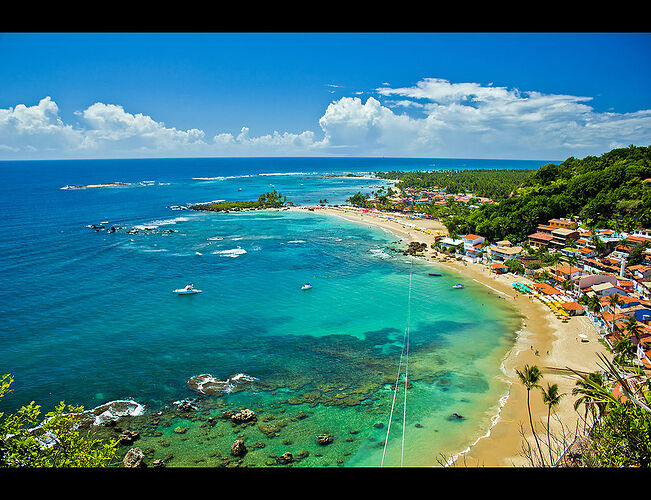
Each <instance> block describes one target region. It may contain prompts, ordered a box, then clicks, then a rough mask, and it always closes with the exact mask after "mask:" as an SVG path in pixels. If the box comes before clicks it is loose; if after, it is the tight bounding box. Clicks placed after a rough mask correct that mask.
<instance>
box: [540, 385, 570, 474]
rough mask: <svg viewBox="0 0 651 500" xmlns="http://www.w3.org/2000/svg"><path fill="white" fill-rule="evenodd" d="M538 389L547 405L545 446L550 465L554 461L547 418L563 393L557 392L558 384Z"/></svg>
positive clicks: (548, 418)
mask: <svg viewBox="0 0 651 500" xmlns="http://www.w3.org/2000/svg"><path fill="white" fill-rule="evenodd" d="M540 390H541V391H542V393H543V401H544V402H545V404H546V405H547V446H548V447H549V465H551V464H553V463H554V459H553V458H552V442H551V438H550V437H549V420H550V417H551V413H552V408H556V407H558V405H559V404H560V402H561V398H562V397H563V396H565V394H564V393H562V394H561V393H559V392H558V384H554V385H551V386H550V385H549V384H547V390H546V391H545V389H543V388H542V387H541V388H540Z"/></svg>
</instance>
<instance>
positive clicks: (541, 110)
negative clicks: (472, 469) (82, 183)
mask: <svg viewBox="0 0 651 500" xmlns="http://www.w3.org/2000/svg"><path fill="white" fill-rule="evenodd" d="M329 85H330V84H329ZM592 100H593V98H592V97H589V96H573V95H567V94H562V93H558V94H549V93H542V92H538V91H536V90H528V91H524V90H519V89H510V88H506V87H496V86H494V85H493V84H488V85H482V84H479V83H474V82H461V83H453V82H450V81H448V80H444V79H441V78H424V79H422V80H421V81H419V82H416V83H415V84H414V85H412V86H408V87H396V88H393V87H391V86H390V85H389V84H383V85H382V86H381V87H379V88H376V89H375V91H374V95H372V96H370V97H368V98H367V99H366V100H363V98H362V97H360V96H359V93H358V92H355V91H351V92H350V95H349V96H344V97H341V98H339V99H337V100H334V101H332V102H331V103H330V104H329V105H328V106H327V107H326V109H325V110H324V112H323V115H322V116H321V117H320V118H319V120H318V123H319V127H320V130H317V131H316V132H315V131H310V130H306V131H303V132H300V133H294V132H287V131H284V132H283V131H274V132H272V133H267V134H262V135H258V136H252V135H251V133H250V130H249V128H247V127H246V126H243V127H242V128H241V130H240V131H239V133H237V134H235V135H233V134H231V133H229V132H221V131H218V132H217V133H212V134H211V136H210V137H208V136H207V134H206V133H205V132H204V131H203V130H200V129H197V128H191V129H188V130H179V129H176V128H174V127H169V126H166V125H165V124H164V123H163V122H160V121H156V120H155V119H154V118H153V117H151V116H148V115H147V114H144V113H142V112H138V113H132V112H128V111H127V110H125V109H124V108H123V107H122V106H120V105H118V104H104V103H101V102H97V103H95V104H93V105H91V106H89V107H88V108H87V109H85V110H82V111H75V116H76V117H77V118H78V121H79V123H78V124H75V125H74V126H73V125H71V124H66V123H64V121H63V120H62V119H61V117H60V116H59V108H58V106H57V104H56V103H55V102H54V100H52V99H51V98H50V97H45V98H43V99H41V100H40V101H39V103H38V104H36V105H33V106H26V105H24V104H18V105H16V106H15V107H10V108H7V109H0V159H30V158H35V159H38V158H42V159H47V158H75V157H79V158H84V157H85V158H92V157H95V158H102V157H107V158H111V157H161V156H301V155H305V156H328V155H351V156H416V157H418V156H420V157H457V158H522V159H544V160H555V159H557V160H562V159H564V158H566V157H568V156H577V157H582V156H585V155H589V154H594V155H598V154H601V153H602V152H605V151H608V150H610V149H612V148H615V147H623V146H627V145H629V144H636V145H649V144H650V143H651V110H639V111H636V112H631V113H616V112H613V111H609V112H607V113H600V112H597V111H595V109H594V108H593V107H592V106H591V101H592ZM317 133H318V136H317Z"/></svg>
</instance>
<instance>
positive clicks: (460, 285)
mask: <svg viewBox="0 0 651 500" xmlns="http://www.w3.org/2000/svg"><path fill="white" fill-rule="evenodd" d="M452 288H463V285H462V284H461V283H457V284H456V285H453V286H452Z"/></svg>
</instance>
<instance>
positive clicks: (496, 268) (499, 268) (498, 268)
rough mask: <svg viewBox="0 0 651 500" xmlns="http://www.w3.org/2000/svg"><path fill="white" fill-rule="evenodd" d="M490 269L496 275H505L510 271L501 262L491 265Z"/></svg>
mask: <svg viewBox="0 0 651 500" xmlns="http://www.w3.org/2000/svg"><path fill="white" fill-rule="evenodd" d="M490 269H491V271H492V272H494V273H495V274H504V273H506V272H508V271H509V268H508V267H507V266H506V265H505V264H502V263H501V262H496V263H495V264H491V265H490Z"/></svg>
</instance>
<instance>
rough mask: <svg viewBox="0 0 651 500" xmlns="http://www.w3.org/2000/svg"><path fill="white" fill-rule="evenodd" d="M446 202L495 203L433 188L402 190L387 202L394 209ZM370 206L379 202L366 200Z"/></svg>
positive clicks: (374, 199) (466, 194) (436, 187)
mask: <svg viewBox="0 0 651 500" xmlns="http://www.w3.org/2000/svg"><path fill="white" fill-rule="evenodd" d="M448 200H453V201H457V202H462V203H470V204H471V206H472V205H476V206H479V205H483V204H485V203H497V202H496V201H493V200H492V199H490V198H486V197H485V196H476V195H474V194H469V193H448V192H447V190H446V189H444V188H441V187H438V186H434V187H431V188H410V187H408V188H404V189H402V190H401V192H400V194H399V195H396V196H392V197H391V198H389V201H390V202H391V204H392V205H393V207H394V208H398V207H399V206H417V205H423V204H430V203H432V204H434V205H445V204H446V203H447V202H448ZM368 203H369V204H371V205H379V204H380V200H378V199H377V198H372V199H370V200H368Z"/></svg>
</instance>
